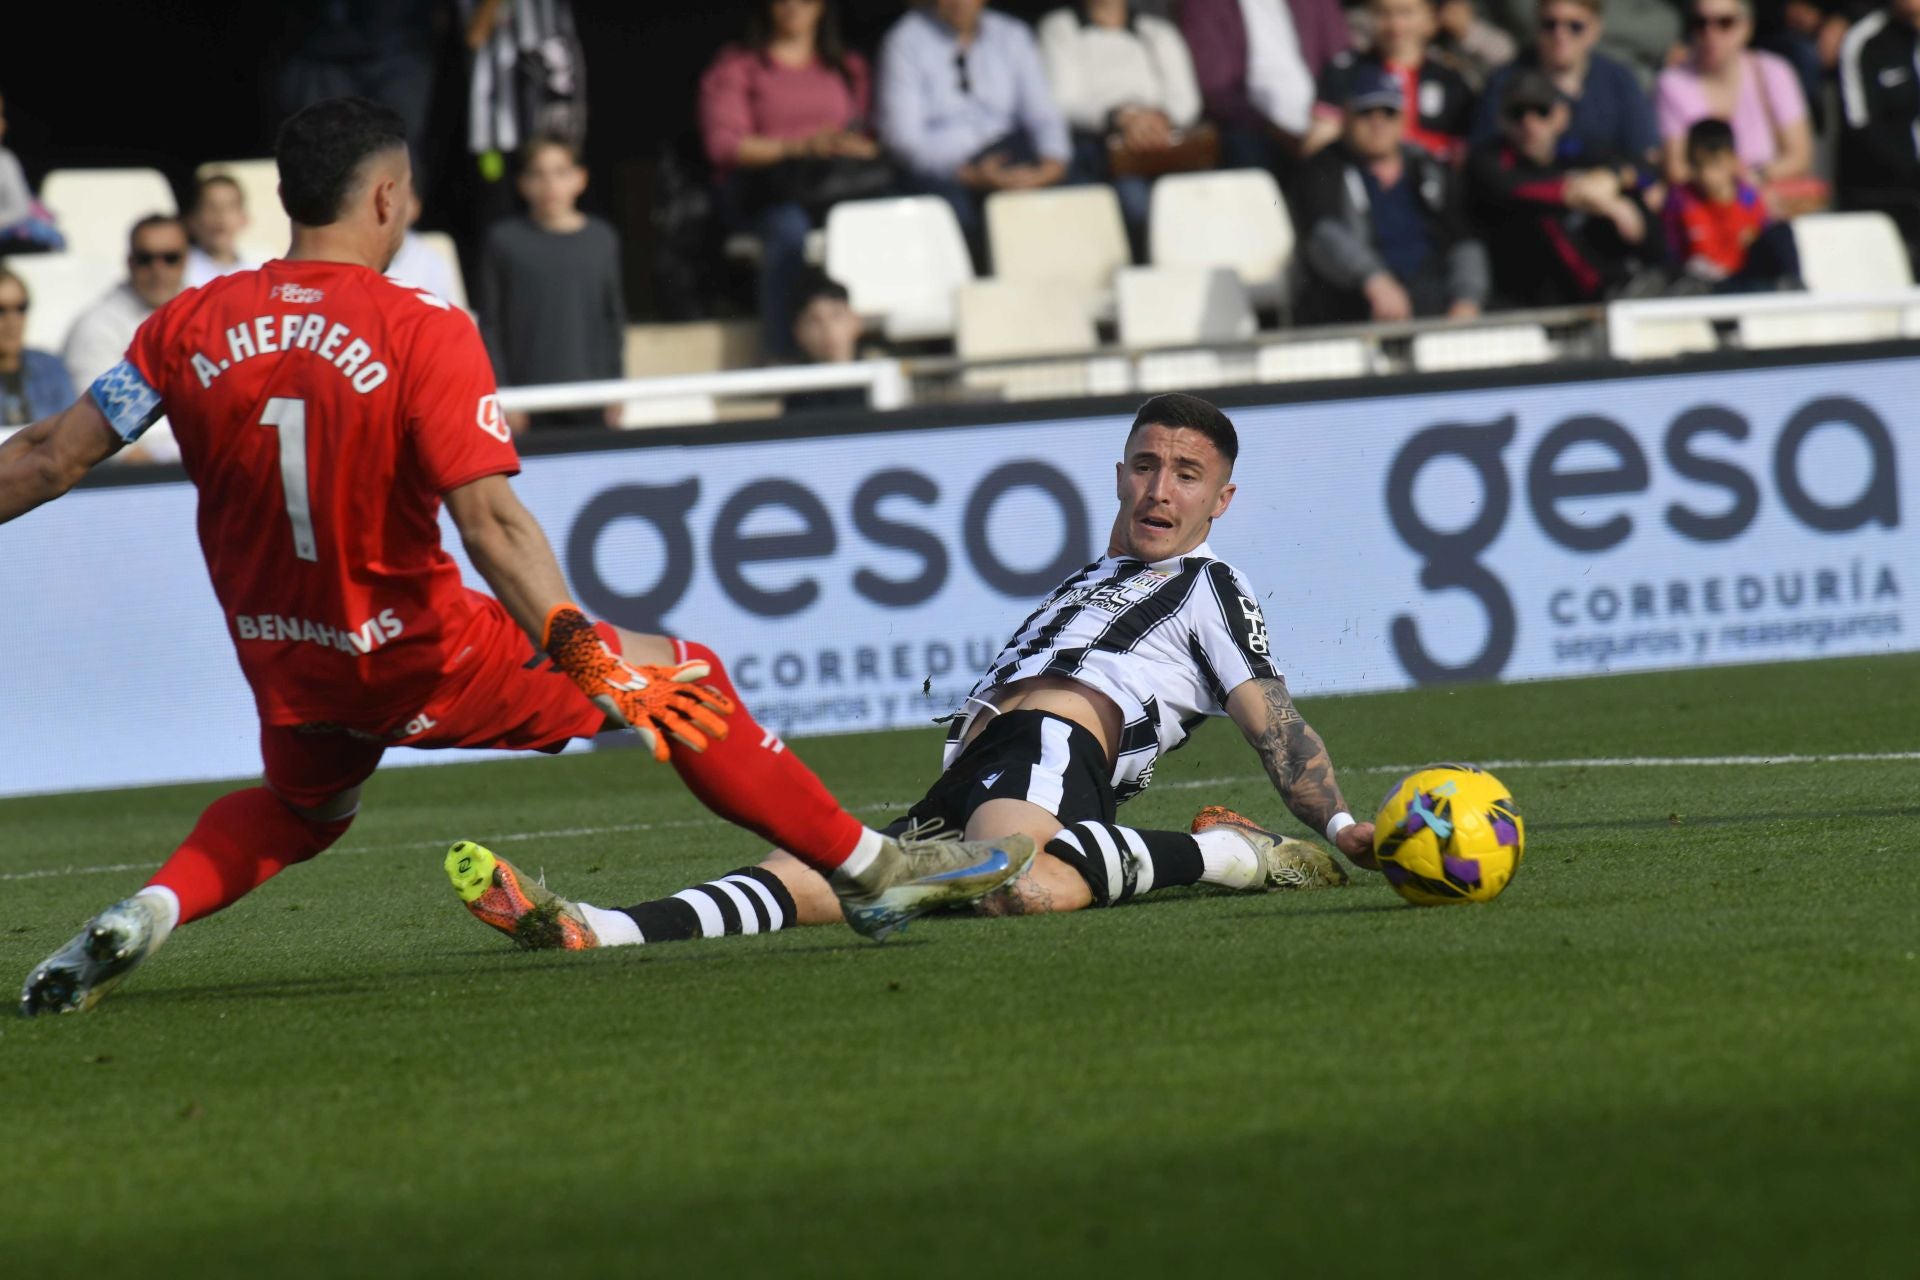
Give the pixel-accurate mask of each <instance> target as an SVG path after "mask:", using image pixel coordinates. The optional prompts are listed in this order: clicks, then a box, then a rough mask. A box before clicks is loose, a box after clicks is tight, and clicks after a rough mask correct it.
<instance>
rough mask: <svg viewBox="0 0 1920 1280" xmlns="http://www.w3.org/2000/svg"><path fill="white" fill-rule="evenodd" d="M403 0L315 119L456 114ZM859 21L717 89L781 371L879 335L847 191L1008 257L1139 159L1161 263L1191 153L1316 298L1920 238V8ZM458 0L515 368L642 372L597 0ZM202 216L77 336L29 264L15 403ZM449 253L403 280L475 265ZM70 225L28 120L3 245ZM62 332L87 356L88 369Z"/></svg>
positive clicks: (439, 281)
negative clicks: (48, 321)
mask: <svg viewBox="0 0 1920 1280" xmlns="http://www.w3.org/2000/svg"><path fill="white" fill-rule="evenodd" d="M349 7H350V6H349ZM330 8H339V7H338V6H334V7H330ZM376 8H377V9H379V11H380V12H381V14H382V15H383V16H382V18H381V19H380V22H379V24H378V30H377V31H374V32H371V33H369V32H367V31H365V30H361V31H358V32H355V33H352V34H353V35H354V37H355V38H356V39H358V40H359V42H360V43H359V44H356V45H353V49H352V53H351V56H346V55H343V54H342V52H341V50H342V48H343V47H344V46H343V45H342V43H341V41H342V40H343V39H345V37H346V33H343V32H340V31H329V30H328V29H326V28H325V26H324V24H322V25H320V26H317V27H315V28H314V29H313V30H312V31H311V32H310V33H309V37H310V38H309V39H308V41H307V43H306V45H304V46H303V47H302V48H301V49H300V50H298V51H297V52H296V56H295V57H293V58H292V59H291V60H290V61H289V63H288V65H287V67H286V68H285V71H284V73H283V75H282V78H281V86H280V87H281V90H282V98H283V105H284V106H285V107H287V108H288V109H290V110H291V109H293V108H296V107H298V106H300V105H303V103H304V102H306V101H310V100H313V99H314V98H317V97H322V96H326V95H328V94H332V93H338V92H341V91H353V92H359V93H363V94H366V95H368V96H371V97H374V98H376V99H380V100H382V101H385V102H387V103H388V104H389V105H393V106H395V107H396V109H398V110H400V111H401V113H402V115H403V116H404V117H405V118H406V119H407V120H408V121H409V130H410V132H411V133H415V134H418V132H419V131H420V130H422V129H424V128H425V109H424V106H423V102H424V99H423V98H422V90H421V88H420V78H421V76H422V75H423V74H424V72H423V68H427V67H430V64H431V57H430V56H428V55H426V54H423V53H422V48H423V44H422V42H423V41H427V40H429V39H430V38H431V33H432V24H431V22H428V21H425V20H424V19H423V15H430V14H431V13H432V12H433V11H435V10H436V5H435V4H434V3H433V2H432V0H413V2H412V3H408V4H398V5H388V6H376ZM837 10H838V6H837V4H836V0H756V2H755V3H753V4H752V5H751V7H750V11H749V12H748V13H747V15H746V18H745V22H744V24H743V26H742V29H741V30H740V33H739V38H738V39H737V41H735V42H733V43H729V44H727V45H726V46H725V47H724V48H721V49H719V50H718V51H717V52H716V53H715V54H714V56H713V58H712V61H711V63H710V64H709V65H708V66H707V67H706V69H705V71H704V74H702V76H701V77H700V81H699V91H698V93H699V98H698V120H699V126H700V141H701V144H702V148H703V151H704V156H705V160H706V162H707V164H708V166H709V167H710V175H711V184H712V192H713V198H714V199H713V204H714V208H715V210H716V216H717V218H718V219H719V220H720V221H721V222H722V224H723V225H724V226H725V228H726V229H727V230H729V231H731V232H733V233H736V234H737V235H745V236H750V237H752V238H753V240H754V241H755V242H757V295H758V308H759V334H760V349H761V352H762V356H763V358H764V359H766V360H768V361H770V362H781V361H804V360H822V359H843V358H850V357H851V356H852V355H853V354H854V353H855V352H856V351H857V350H858V349H859V345H860V339H859V336H858V333H857V328H856V329H853V330H852V331H851V334H850V326H851V325H857V318H855V317H852V315H851V312H850V311H849V310H848V309H847V307H846V299H847V294H846V290H845V289H844V288H841V287H840V286H839V285H837V284H836V283H835V282H834V281H832V280H830V279H827V278H825V277H824V276H823V275H822V274H821V273H820V272H819V271H818V270H817V269H814V268H811V267H809V265H808V241H809V237H810V235H811V234H812V233H813V232H815V231H816V230H817V229H818V228H820V227H821V226H822V225H823V223H824V220H825V218H826V215H827V212H828V211H829V210H830V209H831V208H832V207H833V206H834V205H836V204H838V203H840V202H842V201H848V200H859V199H866V198H873V197H880V196H887V195H897V194H923V195H933V196H937V197H939V198H940V199H941V200H943V201H944V202H945V203H946V204H947V206H948V207H949V208H951V210H952V211H953V214H954V217H955V219H956V221H957V223H958V225H959V227H960V228H961V230H962V231H963V233H964V235H965V238H966V242H967V245H968V248H969V251H970V253H971V254H972V256H973V259H974V266H975V268H976V269H977V270H978V271H980V272H981V273H982V274H990V273H991V271H992V267H993V263H992V261H991V254H990V246H989V244H988V238H987V236H986V234H985V218H984V213H983V210H984V204H985V201H986V199H987V197H988V196H989V195H991V194H992V193H995V192H1001V191H1024V190H1033V189H1039V188H1045V187H1051V186H1056V185H1061V184H1095V183H1105V184H1110V185H1111V186H1112V188H1113V190H1114V192H1115V194H1116V196H1117V199H1118V204H1119V207H1120V210H1121V212H1122V216H1123V219H1124V222H1125V227H1126V233H1127V237H1128V240H1129V244H1130V247H1131V250H1132V253H1133V256H1134V258H1135V260H1136V261H1143V262H1144V261H1145V260H1146V258H1147V255H1148V243H1149V240H1148V237H1149V225H1148V224H1149V220H1150V216H1151V208H1152V201H1151V193H1152V188H1153V184H1154V182H1155V181H1156V180H1157V179H1158V178H1160V177H1162V176H1165V175H1167V174H1172V173H1179V172H1185V171H1193V170H1201V169H1211V168H1259V169H1264V170H1266V171H1268V172H1270V173H1272V174H1273V175H1274V176H1275V178H1276V179H1277V180H1278V182H1279V185H1280V188H1281V190H1282V191H1283V192H1284V193H1285V203H1286V213H1287V215H1288V216H1289V217H1290V218H1291V221H1292V223H1293V228H1294V232H1295V236H1296V241H1297V244H1298V246H1299V252H1298V258H1297V262H1296V266H1295V271H1296V279H1294V280H1292V281H1289V282H1288V288H1287V289H1286V291H1285V292H1286V294H1287V295H1288V296H1289V297H1290V298H1291V300H1292V304H1291V306H1290V308H1289V309H1288V311H1287V312H1286V313H1285V314H1284V315H1283V316H1282V319H1283V321H1284V322H1286V323H1292V324H1315V323H1340V322H1346V323H1351V322H1367V321H1396V320H1405V319H1409V318H1414V317H1471V316H1476V315H1479V314H1481V313H1482V312H1484V311H1487V310H1493V309H1500V308H1514V307H1532V306H1554V305H1562V304H1577V303H1585V302H1596V301H1604V300H1608V299H1612V298H1618V297H1623V296H1624V297H1639V296H1651V295H1656V294H1662V293H1673V292H1681V293H1686V292H1708V291H1714V292H1724V291H1735V290H1771V289H1782V288H1793V287H1795V286H1796V285H1797V278H1796V277H1797V261H1796V255H1795V248H1794V241H1793V238H1792V236H1791V235H1790V234H1789V233H1788V232H1787V230H1786V229H1785V227H1784V221H1783V220H1784V219H1787V218H1790V217H1792V216H1794V215H1797V214H1799V213H1803V212H1808V211H1815V210H1821V209H1826V208H1838V209H1858V210H1877V211H1881V212H1884V213H1886V214H1888V215H1890V216H1891V217H1892V218H1893V219H1894V220H1895V222H1896V224H1897V225H1898V227H1899V229H1900V232H1901V235H1902V237H1903V239H1904V240H1905V242H1906V244H1907V246H1908V250H1909V253H1910V254H1913V255H1915V256H1916V257H1920V55H1917V53H1916V50H1920V0H1881V2H1880V3H1871V2H1870V0H1539V2H1538V3H1535V2H1534V0H1479V7H1476V0H1438V2H1436V0H1357V2H1356V3H1353V4H1349V5H1347V6H1345V7H1343V5H1342V4H1341V3H1340V0H1081V2H1080V3H1076V4H1071V5H1067V6H1064V7H1060V8H1057V9H1054V10H1053V11H1051V12H1044V13H1041V14H1040V15H1039V17H1038V22H1037V24H1035V25H1029V24H1028V23H1027V22H1026V21H1024V20H1022V19H1021V18H1019V17H1015V16H1012V15H1011V14H1009V13H1006V12H1002V11H1001V10H1000V9H998V8H996V7H994V6H993V5H991V4H989V3H987V0H919V2H918V3H910V4H907V5H906V6H905V11H904V12H903V13H901V14H900V15H899V17H898V19H897V20H896V21H894V22H893V24H892V25H891V27H890V28H889V29H888V30H887V31H886V32H885V34H884V36H883V38H881V39H880V40H879V42H878V44H877V46H876V47H875V48H874V49H872V50H871V51H870V53H869V52H863V51H861V50H857V49H854V48H851V47H849V45H848V43H847V41H846V40H845V39H844V38H843V36H842V26H841V21H840V17H841V15H840V14H839V13H838V11H837ZM456 17H457V20H458V23H457V27H456V30H457V31H458V33H459V34H460V35H462V36H464V38H465V41H466V45H467V48H468V50H469V52H470V61H469V70H470V84H469V100H470V112H469V135H470V136H469V149H470V151H471V152H472V153H473V154H474V155H475V156H477V157H478V158H479V162H480V167H481V169H482V171H483V172H486V173H487V175H488V177H489V178H490V179H491V180H492V181H491V183H490V185H489V188H488V190H489V191H490V192H491V193H492V199H493V201H494V202H495V204H494V206H493V207H495V208H496V209H497V216H496V217H494V218H493V220H492V224H491V226H490V227H489V228H488V229H487V230H486V231H485V233H484V236H483V237H482V239H481V243H480V246H479V249H478V253H477V255H476V261H477V281H476V283H477V287H476V288H475V290H474V295H473V300H474V305H475V307H476V310H477V318H478V320H479V322H480V324H481V328H482V332H483V334H484V335H485V338H486V341H487V345H488V348H489V350H490V352H491V353H492V356H493V359H494V362H495V366H496V369H497V371H498V374H499V377H500V380H501V382H502V384H504V385H527V384H535V383H542V382H556V381H574V380H581V379H590V378H604V377H616V376H618V375H619V374H620V371H621V353H622V345H623V340H624V333H625V327H626V321H627V316H626V311H625V305H624V301H623V296H622V288H621V267H620V256H621V247H622V246H621V238H620V235H619V233H618V231H617V230H616V228H615V227H614V226H613V225H612V224H610V223H609V222H607V221H605V220H603V219H601V218H599V217H596V216H593V215H591V214H588V213H585V212H583V211H582V210H581V209H580V207H579V201H580V198H581V196H582V194H583V192H584V191H585V189H586V187H587V181H588V174H587V171H586V169H585V167H584V165H583V163H582V151H581V146H582V141H583V138H584V136H585V130H586V123H587V122H586V113H585V101H586V99H585V76H586V62H587V56H586V53H585V51H584V49H583V47H582V45H581V43H580V41H579V39H578V37H577V35H576V34H575V32H574V27H573V19H572V16H571V13H570V8H569V5H568V4H567V3H566V0H537V2H536V0H460V3H459V4H458V6H457V13H456ZM368 41H372V42H373V44H374V45H375V46H377V48H375V49H374V53H377V55H378V56H370V55H369V52H368V48H367V42H368ZM0 87H4V86H0ZM1835 107H1837V110H1835V109H1834V108H1835ZM1823 131H1824V135H1825V137H1826V139H1827V140H1828V142H1829V143H1830V145H1828V146H1824V147H1823V146H1821V145H1817V143H1818V141H1819V139H1820V138H1821V136H1822V132H1823ZM3 140H4V115H3V114H0V141H3ZM1829 154H1831V155H1833V156H1834V157H1836V158H1837V163H1836V164H1834V165H1833V166H1832V168H1831V169H1826V168H1823V166H1822V163H1821V157H1823V156H1825V155H1829ZM509 157H511V159H510V160H509V159H508V158H509ZM515 195H517V196H518V200H517V202H516V201H515V200H514V196H515ZM516 204H517V206H518V207H517V208H516ZM185 210H186V212H185V214H184V215H183V216H181V217H174V216H171V215H161V214H153V215H149V216H143V217H140V218H139V220H138V221H136V222H135V223H134V224H133V225H132V227H131V228H130V230H129V234H128V241H127V252H126V260H125V265H126V278H125V279H124V280H123V281H122V282H121V283H119V284H118V285H116V286H115V287H114V288H113V289H112V290H111V291H109V292H108V293H107V294H105V295H104V296H102V297H101V298H99V299H98V300H97V301H96V302H95V303H94V304H93V305H92V306H91V307H89V308H88V309H87V310H86V311H84V312H83V313H82V314H81V315H80V316H79V317H78V318H77V319H76V320H75V321H74V322H73V324H72V327H71V329H70V331H69V332H66V333H48V332H42V331H38V330H36V329H34V327H33V326H32V324H31V321H30V318H29V315H28V309H29V308H30V306H31V301H32V299H31V296H30V292H29V290H28V288H27V286H26V284H25V283H24V282H23V281H22V280H21V279H20V278H19V276H18V275H16V274H13V273H8V272H4V271H0V429H4V428H6V427H10V426H18V425H20V424H22V423H23V422H26V421H30V420H31V419H32V417H33V416H34V414H36V413H39V412H43V411H44V409H45V408H46V407H47V404H46V403H45V402H48V401H50V400H52V399H57V398H58V396H59V394H61V393H62V391H63V390H64V388H65V387H66V386H68V385H71V386H85V385H87V384H88V383H89V382H90V381H91V380H92V378H93V377H94V376H96V375H97V374H98V373H99V371H100V370H101V369H104V368H106V367H107V366H108V365H110V364H112V363H113V362H114V361H115V360H117V359H118V358H119V354H120V352H121V351H122V350H123V349H124V348H125V345H126V342H127V339H128V338H129V337H130V336H131V334H132V332H133V329H134V328H135V327H136V326H137V325H138V324H139V322H140V320H141V319H143V318H144V317H145V316H146V315H148V314H150V313H151V312H152V311H153V310H154V309H155V308H156V307H158V306H160V305H162V304H163V303H165V302H166V301H167V300H168V299H169V298H171V297H173V296H174V295H175V294H177V293H178V292H179V291H180V290H181V289H183V288H187V287H192V286H194V285H197V284H200V283H204V282H205V281H207V280H209V279H212V278H214V277H215V276H217V275H220V274H223V273H225V272H228V271H232V270H237V269H240V268H243V267H248V266H252V265H255V264H254V263H252V262H251V261H249V260H248V259H247V257H246V256H245V254H244V253H243V252H242V251H241V250H240V248H239V240H238V237H239V234H240V232H241V231H242V230H243V229H244V227H245V226H246V223H247V218H248V212H249V211H248V210H247V208H246V204H245V200H244V195H243V192H242V189H241V186H240V185H239V184H238V183H236V182H234V181H233V180H232V179H230V178H224V177H222V176H221V175H219V174H218V173H215V174H212V175H209V176H207V177H206V178H205V179H204V180H203V181H201V182H200V183H199V185H198V186H197V187H196V189H195V190H194V192H193V193H192V195H191V198H190V200H189V201H188V202H187V203H186V205H185ZM415 216H416V217H417V216H418V212H417V210H416V214H415ZM416 241H417V237H416V238H410V241H409V245H408V249H407V250H405V251H403V254H402V257H401V259H400V260H398V261H397V262H396V263H395V267H394V271H393V273H392V274H394V275H395V276H396V278H401V279H405V280H407V281H409V282H410V283H415V284H418V285H420V286H421V287H426V288H438V289H440V290H442V291H447V290H448V289H449V282H448V281H446V279H445V273H446V270H447V268H446V266H445V265H444V262H443V260H441V259H438V258H435V257H434V255H432V254H430V253H425V252H422V251H421V250H420V248H419V245H418V244H417V243H416ZM61 246H62V238H61V229H60V227H59V224H58V220H57V219H56V218H55V217H53V216H52V215H51V214H50V213H49V211H48V210H47V208H46V207H45V206H43V205H42V204H41V203H40V202H39V201H38V200H36V199H35V197H34V193H33V191H32V190H31V189H30V188H29V186H28V184H27V182H26V179H25V177H24V174H23V170H22V166H21V165H20V163H19V161H18V160H17V159H16V158H15V157H14V156H13V155H12V153H11V152H9V151H7V150H6V149H5V148H4V146H0V252H14V253H24V252H39V251H57V250H59V249H60V248H61ZM23 322H24V323H23ZM23 329H24V335H25V336H24V338H23V337H22V332H23ZM27 339H30V340H31V344H29V342H28V341H27ZM36 346H38V347H43V348H47V349H58V351H59V353H60V357H61V361H62V363H63V364H64V370H63V373H64V375H65V377H64V380H56V379H55V378H54V377H53V370H52V366H51V365H49V364H48V355H47V352H45V351H36V350H34V347H36ZM598 420H599V415H597V414H593V415H588V416H587V418H585V419H584V421H588V422H591V421H598ZM543 421H544V420H543ZM552 421H553V422H555V423H556V424H564V425H580V424H581V423H582V421H583V419H582V417H581V416H580V415H578V414H576V415H571V416H569V415H553V416H552ZM530 425H533V424H532V423H530V422H528V421H525V420H522V419H516V421H515V422H514V426H515V428H516V429H518V430H525V429H527V428H528V427H529V426H530ZM153 453H154V455H155V456H165V454H164V442H163V441H156V443H155V445H154V448H153Z"/></svg>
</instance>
